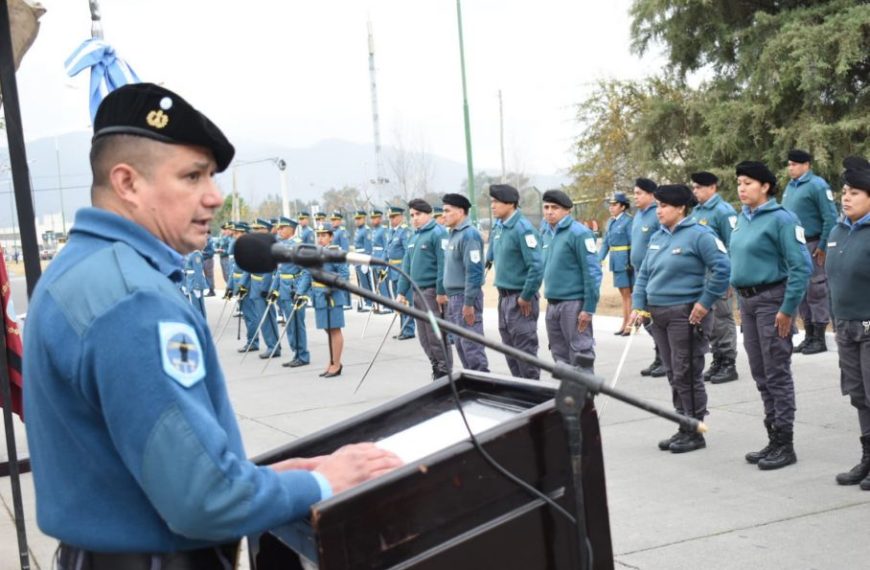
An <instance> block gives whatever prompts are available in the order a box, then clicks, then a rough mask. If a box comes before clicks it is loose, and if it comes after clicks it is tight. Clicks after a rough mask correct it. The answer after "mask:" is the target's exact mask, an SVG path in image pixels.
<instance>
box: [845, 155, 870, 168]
mask: <svg viewBox="0 0 870 570" xmlns="http://www.w3.org/2000/svg"><path fill="white" fill-rule="evenodd" d="M843 168H845V169H846V170H868V169H870V161H868V160H867V159H866V158H864V157H863V156H847V157H846V158H844V159H843Z"/></svg>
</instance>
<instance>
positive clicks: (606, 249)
mask: <svg viewBox="0 0 870 570" xmlns="http://www.w3.org/2000/svg"><path fill="white" fill-rule="evenodd" d="M631 223H632V217H631V216H629V215H628V214H627V213H625V212H623V213H621V214H620V215H619V216H617V217H616V218H610V219H609V220H608V221H607V231H606V233H605V234H604V239H602V240H601V251H599V252H598V259H599V260H600V261H604V258H605V257H607V254H608V253H609V254H610V270H611V271H614V272H615V271H626V270H628V268H629V265H630V259H629V251H630V250H631Z"/></svg>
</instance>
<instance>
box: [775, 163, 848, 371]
mask: <svg viewBox="0 0 870 570" xmlns="http://www.w3.org/2000/svg"><path fill="white" fill-rule="evenodd" d="M812 162H813V155H811V154H810V153H808V152H807V151H805V150H799V149H792V150H790V151H789V152H788V168H787V169H788V177H789V178H790V180H789V182H788V185H787V186H786V187H785V191H784V192H783V194H782V207H783V208H785V209H786V210H788V211H789V212H791V213H793V214H794V215H795V216H797V218H798V220H800V223H801V225H802V226H803V228H804V231H805V232H806V234H807V235H806V240H807V249H808V250H809V252H810V255H811V256H812V258H813V274H812V276H811V277H810V283H809V285H808V286H807V292H806V295H805V297H804V298H803V299H802V300H801V304H800V307H799V309H798V310H799V311H800V315H801V320H803V322H804V329H805V332H806V334H805V336H804V340H803V341H802V342H801V343H800V344H799V345H797V346H796V347H795V349H794V350H795V352H800V353H802V354H808V355H809V354H819V353H821V352H825V351H826V350H828V347H827V343H826V342H825V329H826V328H828V322H830V320H831V314H830V302H829V299H828V277H827V274H826V273H825V252H826V251H827V244H828V234H829V233H830V232H831V229H833V227H834V225H836V223H837V205H836V203H835V202H834V193H833V192H831V187H830V186H829V185H828V183H827V182H826V181H825V180H824V179H823V178H821V177H820V176H816V175H815V174H814V173H813V171H812Z"/></svg>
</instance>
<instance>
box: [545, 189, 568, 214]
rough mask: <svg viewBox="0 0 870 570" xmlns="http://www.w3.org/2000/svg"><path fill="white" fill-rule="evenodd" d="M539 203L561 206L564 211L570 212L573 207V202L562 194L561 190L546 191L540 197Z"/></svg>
mask: <svg viewBox="0 0 870 570" xmlns="http://www.w3.org/2000/svg"><path fill="white" fill-rule="evenodd" d="M541 201H542V202H544V203H548V202H549V203H550V204H556V205H557V206H562V207H563V208H565V209H566V210H570V209H571V208H573V207H574V202H573V201H572V200H571V197H570V196H568V195H567V194H565V193H564V192H562V191H561V190H547V191H546V192H544V195H543V196H542V197H541Z"/></svg>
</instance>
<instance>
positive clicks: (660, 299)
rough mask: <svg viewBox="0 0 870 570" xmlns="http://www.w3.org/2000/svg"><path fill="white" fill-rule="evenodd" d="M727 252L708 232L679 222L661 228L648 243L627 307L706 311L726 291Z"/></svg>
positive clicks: (696, 225)
mask: <svg viewBox="0 0 870 570" xmlns="http://www.w3.org/2000/svg"><path fill="white" fill-rule="evenodd" d="M730 271H731V263H730V261H729V260H728V250H727V249H726V248H725V244H724V243H722V240H720V239H719V238H718V237H716V234H714V233H713V231H712V230H710V229H709V228H706V227H704V226H701V225H699V224H697V223H695V222H694V221H693V220H691V219H688V218H686V219H683V220H682V221H681V222H680V223H678V224H677V225H676V226H675V227H674V230H673V232H671V231H670V230H669V229H668V228H666V227H664V226H662V227H661V228H659V230H658V231H657V232H656V233H655V234H654V235H653V237H652V239H650V242H649V249H648V250H647V254H646V258H645V259H644V260H643V265H641V266H640V272H639V273H638V276H637V281H636V282H635V284H634V291H633V292H632V295H631V305H632V308H634V309H639V310H645V309H647V308H648V307H672V306H675V305H686V304H690V303H700V304H701V305H703V306H704V308H706V309H708V310H709V309H710V307H712V306H713V303H715V302H716V301H717V300H719V299H721V298H722V296H723V295H725V291H726V290H727V289H728V275H729V273H730Z"/></svg>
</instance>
